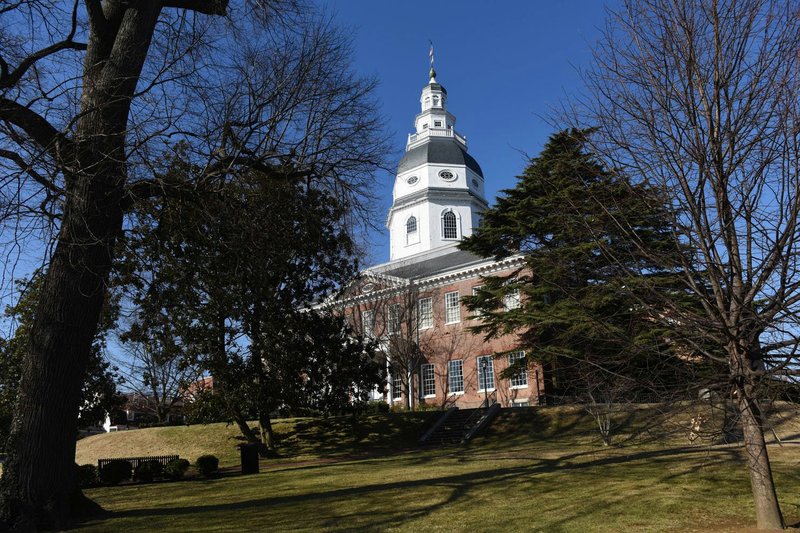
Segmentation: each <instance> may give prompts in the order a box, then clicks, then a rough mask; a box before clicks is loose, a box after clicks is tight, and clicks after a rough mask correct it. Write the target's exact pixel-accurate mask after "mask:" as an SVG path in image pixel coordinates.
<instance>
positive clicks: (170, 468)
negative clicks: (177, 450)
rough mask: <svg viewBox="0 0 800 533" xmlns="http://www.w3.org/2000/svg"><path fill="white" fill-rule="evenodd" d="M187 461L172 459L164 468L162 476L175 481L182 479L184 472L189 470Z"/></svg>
mask: <svg viewBox="0 0 800 533" xmlns="http://www.w3.org/2000/svg"><path fill="white" fill-rule="evenodd" d="M189 464H190V463H189V461H187V460H186V459H173V460H172V461H170V462H168V463H167V466H165V467H164V476H166V477H167V478H169V479H171V480H173V481H176V480H178V479H182V478H183V475H184V474H185V473H186V470H187V469H188V468H189Z"/></svg>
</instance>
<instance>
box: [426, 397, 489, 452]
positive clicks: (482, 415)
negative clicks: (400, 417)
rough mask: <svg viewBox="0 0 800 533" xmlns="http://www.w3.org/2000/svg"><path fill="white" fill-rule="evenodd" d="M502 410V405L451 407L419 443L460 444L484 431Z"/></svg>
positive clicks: (435, 444) (431, 444) (436, 444)
mask: <svg viewBox="0 0 800 533" xmlns="http://www.w3.org/2000/svg"><path fill="white" fill-rule="evenodd" d="M499 412H500V405H499V404H494V405H492V406H491V407H489V408H488V409H485V408H481V409H459V408H458V407H451V408H450V409H448V410H447V411H445V412H444V413H442V416H441V417H440V418H439V420H437V421H436V423H435V424H434V425H433V426H432V427H431V428H430V429H429V430H428V431H427V432H426V433H425V434H424V435H423V436H422V438H420V440H419V443H420V444H421V445H426V446H444V445H448V444H459V443H462V442H466V441H468V440H470V439H471V438H472V437H474V436H476V435H478V434H479V433H481V432H483V430H485V429H486V428H487V427H488V426H489V424H491V422H492V420H494V418H495V417H496V416H497V413H499Z"/></svg>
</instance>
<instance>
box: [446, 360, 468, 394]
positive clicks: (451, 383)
mask: <svg viewBox="0 0 800 533" xmlns="http://www.w3.org/2000/svg"><path fill="white" fill-rule="evenodd" d="M447 390H448V392H450V393H451V394H452V393H454V392H464V361H462V360H461V359H458V360H456V361H448V362H447Z"/></svg>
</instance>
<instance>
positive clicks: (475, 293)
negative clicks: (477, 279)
mask: <svg viewBox="0 0 800 533" xmlns="http://www.w3.org/2000/svg"><path fill="white" fill-rule="evenodd" d="M482 288H483V285H478V286H477V287H472V295H473V296H477V295H478V291H479V290H481V289H482ZM474 316H475V317H476V318H479V317H481V316H483V313H481V310H480V309H476V310H475V311H474Z"/></svg>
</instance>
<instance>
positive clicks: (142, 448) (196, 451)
mask: <svg viewBox="0 0 800 533" xmlns="http://www.w3.org/2000/svg"><path fill="white" fill-rule="evenodd" d="M439 414H440V412H438V411H436V412H431V411H429V412H416V413H387V414H384V415H370V416H362V417H359V418H358V419H355V420H354V419H353V418H351V417H331V418H285V419H278V420H276V421H275V422H274V424H273V427H274V430H275V433H276V437H277V442H278V448H279V452H280V454H281V456H282V457H283V460H289V461H303V460H309V459H316V458H336V457H348V456H359V455H365V454H378V453H386V452H390V451H397V450H404V449H407V448H409V447H413V446H415V445H416V442H417V439H418V438H419V436H420V435H421V434H422V432H423V430H424V429H425V428H426V427H428V425H429V424H430V423H432V421H433V419H435V417H437V416H439ZM698 414H700V415H702V416H704V417H705V418H706V419H707V422H706V424H705V425H704V432H706V433H708V434H709V435H712V434H714V433H715V432H714V430H715V429H716V428H718V427H719V425H720V422H721V421H720V417H721V415H720V413H718V412H711V411H709V410H708V408H707V406H703V405H701V406H695V405H684V406H678V407H676V406H668V407H664V406H660V405H655V404H652V405H636V406H630V405H621V406H617V407H615V408H614V410H613V412H612V415H611V416H612V419H613V420H614V435H613V439H612V444H616V445H634V444H635V445H646V444H648V443H652V444H661V445H678V446H682V445H687V444H689V441H688V438H687V435H688V427H689V425H690V420H691V419H692V418H693V417H694V416H696V415H698ZM770 420H771V421H772V422H773V427H774V429H775V435H777V436H779V437H780V438H781V439H792V438H800V418H798V417H797V416H796V415H795V412H794V408H793V407H791V406H787V405H783V406H779V407H778V408H776V409H774V410H773V412H772V413H771V417H770ZM542 441H546V442H547V443H548V445H557V444H563V445H587V446H595V445H599V444H601V442H602V441H601V439H600V435H599V433H598V431H597V426H596V422H595V420H594V418H593V417H592V416H590V415H589V413H588V412H587V411H586V410H585V409H584V408H582V407H577V406H564V407H541V408H532V409H513V410H511V409H505V410H503V411H502V412H501V414H500V416H499V417H498V419H497V420H496V421H495V422H494V423H493V425H492V426H491V427H490V428H489V430H488V431H487V432H486V434H485V435H483V436H481V437H479V438H478V439H476V441H475V442H474V443H473V444H472V445H473V446H483V447H485V446H490V447H494V448H508V447H514V446H520V445H528V444H530V443H531V442H542ZM242 442H244V439H243V438H242V436H241V434H240V432H239V430H238V428H237V427H236V425H228V424H207V425H193V426H170V427H159V428H148V429H139V430H132V431H121V432H117V433H105V434H100V435H94V436H91V437H87V438H85V439H82V440H80V441H79V442H78V446H77V452H76V462H77V463H78V464H87V463H90V464H96V463H97V459H100V458H112V457H136V456H142V455H169V454H177V455H180V456H181V457H185V458H187V459H189V460H190V461H194V460H195V459H196V458H197V457H198V456H200V455H203V454H208V453H210V454H214V455H216V456H217V457H219V458H220V464H221V466H232V465H237V464H239V451H238V448H237V447H236V446H237V444H240V443H242ZM699 442H704V440H703V439H702V438H701V439H700V441H699Z"/></svg>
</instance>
